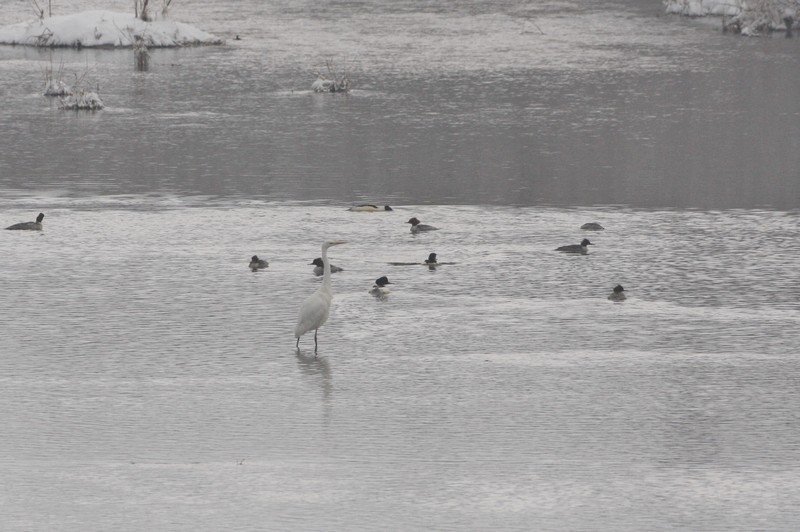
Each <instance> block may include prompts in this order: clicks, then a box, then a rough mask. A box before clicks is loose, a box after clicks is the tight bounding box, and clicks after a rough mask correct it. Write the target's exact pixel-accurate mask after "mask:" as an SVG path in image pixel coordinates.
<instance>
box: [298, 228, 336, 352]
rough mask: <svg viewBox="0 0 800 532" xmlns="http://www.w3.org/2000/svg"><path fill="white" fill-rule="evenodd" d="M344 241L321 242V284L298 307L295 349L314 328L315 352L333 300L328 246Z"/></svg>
mask: <svg viewBox="0 0 800 532" xmlns="http://www.w3.org/2000/svg"><path fill="white" fill-rule="evenodd" d="M346 243H347V242H345V241H344V240H331V241H329V242H325V243H323V244H322V263H323V265H324V270H325V271H324V272H323V274H322V286H320V287H319V288H317V291H316V292H314V293H313V294H311V295H310V296H308V299H306V300H305V301H304V302H303V304H302V306H301V307H300V313H299V314H298V316H297V325H295V327H294V335H295V337H296V338H297V343H296V344H295V346H296V347H297V349H300V337H301V336H303V335H304V334H305V333H307V332H308V331H310V330H311V329H314V353H316V352H317V331H318V330H319V328H320V327H322V325H323V324H324V323H325V322H326V321H327V320H328V315H329V314H330V313H331V302H332V301H333V290H332V289H331V263H330V262H328V248H329V247H331V246H338V245H339V244H346Z"/></svg>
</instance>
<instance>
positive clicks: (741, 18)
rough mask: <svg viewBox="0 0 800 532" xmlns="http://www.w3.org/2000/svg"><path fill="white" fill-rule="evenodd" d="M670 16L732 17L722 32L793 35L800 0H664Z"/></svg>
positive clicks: (724, 23) (724, 25) (724, 24)
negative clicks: (671, 14) (784, 31)
mask: <svg viewBox="0 0 800 532" xmlns="http://www.w3.org/2000/svg"><path fill="white" fill-rule="evenodd" d="M663 2H664V6H665V7H666V11H667V13H673V14H676V15H685V16H690V17H703V16H706V15H719V16H723V17H732V18H731V19H730V20H723V25H722V27H723V30H725V31H732V32H735V33H741V34H742V35H758V34H759V33H761V32H769V31H773V30H778V29H783V30H786V32H787V36H791V31H792V25H793V24H794V20H795V19H796V18H797V13H798V12H800V0H663Z"/></svg>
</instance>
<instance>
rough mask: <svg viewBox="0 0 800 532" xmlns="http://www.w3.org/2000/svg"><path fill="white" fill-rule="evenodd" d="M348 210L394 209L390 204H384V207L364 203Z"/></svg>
mask: <svg viewBox="0 0 800 532" xmlns="http://www.w3.org/2000/svg"><path fill="white" fill-rule="evenodd" d="M347 210H348V211H354V212H378V211H393V210H394V209H392V208H391V207H389V206H388V205H384V206H383V207H378V206H377V205H372V204H369V203H362V204H361V205H355V206H353V207H350V208H349V209H347Z"/></svg>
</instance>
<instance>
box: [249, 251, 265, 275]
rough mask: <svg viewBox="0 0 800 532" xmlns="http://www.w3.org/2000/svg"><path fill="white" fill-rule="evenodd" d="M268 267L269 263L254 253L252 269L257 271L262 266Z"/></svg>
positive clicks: (251, 260)
mask: <svg viewBox="0 0 800 532" xmlns="http://www.w3.org/2000/svg"><path fill="white" fill-rule="evenodd" d="M268 267H269V263H268V262H267V261H265V260H264V259H259V258H258V255H253V257H252V258H251V259H250V269H251V270H253V271H254V272H257V271H258V270H260V269H262V268H268Z"/></svg>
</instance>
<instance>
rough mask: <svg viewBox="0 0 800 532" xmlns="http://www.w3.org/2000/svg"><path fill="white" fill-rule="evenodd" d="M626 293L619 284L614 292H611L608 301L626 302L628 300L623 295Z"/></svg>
mask: <svg viewBox="0 0 800 532" xmlns="http://www.w3.org/2000/svg"><path fill="white" fill-rule="evenodd" d="M624 291H625V289H624V288H622V285H621V284H618V285H617V286H615V287H614V291H613V292H611V295H610V296H608V299H610V300H611V301H625V299H627V298H626V297H625V294H623V293H622V292H624Z"/></svg>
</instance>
